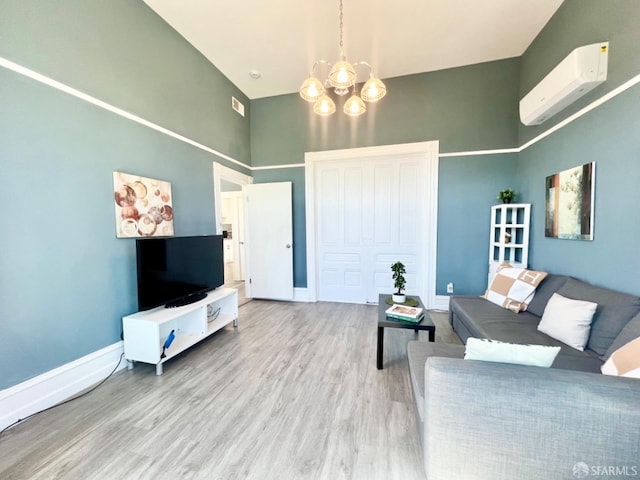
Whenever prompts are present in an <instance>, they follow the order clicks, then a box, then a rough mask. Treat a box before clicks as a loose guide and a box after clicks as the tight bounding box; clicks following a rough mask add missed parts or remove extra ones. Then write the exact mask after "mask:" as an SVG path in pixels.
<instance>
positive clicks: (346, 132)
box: [251, 59, 519, 294]
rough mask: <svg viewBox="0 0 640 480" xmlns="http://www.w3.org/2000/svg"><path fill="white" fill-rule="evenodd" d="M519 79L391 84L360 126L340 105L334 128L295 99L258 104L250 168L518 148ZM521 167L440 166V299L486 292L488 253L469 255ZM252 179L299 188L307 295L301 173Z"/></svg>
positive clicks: (429, 77) (484, 68)
mask: <svg viewBox="0 0 640 480" xmlns="http://www.w3.org/2000/svg"><path fill="white" fill-rule="evenodd" d="M518 72H519V60H518V59H507V60H501V61H497V62H489V63H482V64H478V65H471V66H466V67H461V68H452V69H448V70H442V71H438V72H431V73H423V74H419V75H411V76H407V77H398V78H392V79H388V80H385V83H386V85H387V90H388V94H387V96H386V97H385V98H384V99H383V100H381V101H380V103H378V104H373V105H371V106H370V107H369V110H368V111H367V113H366V114H365V115H363V116H361V117H358V118H357V119H352V118H350V117H347V116H346V115H344V114H343V113H342V112H341V110H340V103H339V102H340V101H344V99H340V100H338V102H337V105H338V109H339V111H338V113H336V114H334V115H332V116H331V117H328V118H320V117H318V116H317V115H315V114H314V113H313V112H312V110H311V105H310V104H308V103H306V102H304V101H303V100H302V99H301V98H300V97H299V96H298V95H297V94H290V95H281V96H277V97H269V98H264V99H260V100H254V101H252V102H251V111H252V114H251V115H252V116H251V161H252V165H253V166H256V167H258V166H272V165H286V164H301V163H303V162H304V154H305V152H308V151H321V150H334V149H342V148H353V147H367V146H372V145H386V144H400V143H409V142H423V141H429V140H439V141H440V151H441V152H459V151H474V150H489V149H503V148H510V147H516V146H517V136H518V126H517V102H518ZM516 162H517V156H516V155H483V156H474V157H459V158H453V157H452V158H443V159H441V161H440V173H439V179H438V188H439V195H440V200H441V201H440V202H439V207H438V219H439V221H438V265H437V293H438V294H445V292H446V283H447V282H449V281H452V282H454V283H455V285H456V293H460V294H465V293H479V292H481V291H482V290H483V288H486V276H487V269H488V267H487V264H488V261H487V256H488V253H487V252H488V250H487V248H486V247H484V246H480V244H479V246H478V248H475V249H473V251H469V248H470V247H469V246H468V244H467V243H466V242H468V239H469V237H471V238H482V239H483V242H484V241H486V239H487V238H489V237H488V236H489V226H488V219H489V216H490V215H489V206H490V205H492V204H493V203H495V200H496V199H495V196H496V194H497V192H498V191H500V190H502V189H504V188H508V187H510V186H512V185H513V183H514V181H515V179H514V175H515V168H516ZM253 176H254V181H255V182H256V183H258V182H267V181H292V182H293V185H294V237H295V250H294V252H295V261H294V281H295V286H296V287H306V285H307V275H306V249H305V247H306V232H305V223H304V168H302V167H301V168H297V169H293V168H288V169H273V170H258V171H254V173H253ZM470 225H472V226H473V228H470ZM476 227H478V228H479V231H478V230H476ZM481 245H484V243H482V244H481ZM458 248H461V250H457V249H458ZM462 252H464V253H462ZM476 254H477V255H476ZM478 255H479V256H478ZM461 265H463V266H464V268H462V269H460V268H458V267H459V266H461Z"/></svg>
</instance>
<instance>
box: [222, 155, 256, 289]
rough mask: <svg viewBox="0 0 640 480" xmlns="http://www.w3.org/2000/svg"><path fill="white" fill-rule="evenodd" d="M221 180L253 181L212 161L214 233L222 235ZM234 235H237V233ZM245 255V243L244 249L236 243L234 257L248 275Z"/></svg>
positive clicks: (244, 183) (249, 182)
mask: <svg viewBox="0 0 640 480" xmlns="http://www.w3.org/2000/svg"><path fill="white" fill-rule="evenodd" d="M222 180H226V181H227V182H232V183H235V184H237V185H249V184H251V183H253V177H250V176H249V175H245V174H244V173H240V172H238V171H236V170H233V169H231V168H229V167H225V166H224V165H222V164H221V163H218V162H213V202H214V209H215V216H216V218H215V223H216V235H222ZM244 228H245V232H244V234H245V235H246V234H247V232H246V225H244ZM235 236H236V237H237V233H236V235H235ZM234 242H235V240H234ZM234 246H235V243H234ZM241 251H244V258H242V259H240V258H239V257H240V255H241V253H240V252H241ZM233 253H234V255H236V252H235V248H234V252H233ZM246 256H247V249H246V245H245V248H244V249H241V248H240V247H239V245H238V252H237V257H235V258H236V259H237V260H239V261H240V262H242V264H243V265H244V266H245V274H246V275H249V274H250V272H249V271H247V268H246V265H247V262H246V259H247V257H246ZM237 260H236V263H238V261H237ZM245 278H246V277H245Z"/></svg>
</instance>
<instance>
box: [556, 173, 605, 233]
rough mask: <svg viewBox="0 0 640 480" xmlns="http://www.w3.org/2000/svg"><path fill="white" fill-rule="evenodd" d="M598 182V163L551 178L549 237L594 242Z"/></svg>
mask: <svg viewBox="0 0 640 480" xmlns="http://www.w3.org/2000/svg"><path fill="white" fill-rule="evenodd" d="M595 179H596V163H595V162H591V163H585V164H584V165H580V166H578V167H574V168H570V169H568V170H564V171H562V172H559V173H556V174H555V175H550V176H548V177H547V180H546V198H545V203H546V208H545V223H544V234H545V236H546V237H551V238H563V239H568V240H593V217H594V211H593V208H594V193H595Z"/></svg>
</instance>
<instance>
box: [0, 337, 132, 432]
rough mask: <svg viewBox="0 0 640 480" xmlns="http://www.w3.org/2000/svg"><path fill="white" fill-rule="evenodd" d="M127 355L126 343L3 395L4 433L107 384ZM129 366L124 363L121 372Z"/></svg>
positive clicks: (0, 426) (1, 422)
mask: <svg viewBox="0 0 640 480" xmlns="http://www.w3.org/2000/svg"><path fill="white" fill-rule="evenodd" d="M123 352H124V346H123V342H117V343H114V344H112V345H109V346H108V347H105V348H102V349H100V350H98V351H96V352H93V353H90V354H89V355H86V356H84V357H82V358H79V359H77V360H74V361H73V362H70V363H67V364H65V365H62V366H61V367H58V368H54V369H53V370H49V371H48V372H46V373H43V374H42V375H38V376H37V377H34V378H31V379H29V380H27V381H25V382H22V383H19V384H18V385H14V386H13V387H10V388H7V389H6V390H2V391H0V412H2V413H0V430H2V429H3V428H6V427H7V426H9V425H11V424H13V423H14V422H17V421H18V420H20V419H22V418H26V417H28V416H29V415H33V414H34V413H37V412H39V411H41V410H44V409H46V408H49V407H52V406H54V405H56V404H58V403H60V402H61V401H63V400H66V399H68V398H70V397H72V396H73V395H76V394H78V393H79V392H81V391H82V390H84V389H86V388H88V387H90V386H92V385H95V384H96V383H98V382H99V381H101V380H103V379H104V378H106V377H107V375H109V373H111V371H112V370H113V369H114V368H115V366H116V364H117V363H118V361H119V360H120V356H121V355H122V353H123ZM125 366H126V362H125V361H124V359H123V360H122V362H120V365H118V370H121V369H123V368H125Z"/></svg>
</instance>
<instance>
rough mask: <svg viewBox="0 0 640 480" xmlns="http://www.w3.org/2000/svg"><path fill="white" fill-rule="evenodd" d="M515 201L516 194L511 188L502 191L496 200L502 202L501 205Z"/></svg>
mask: <svg viewBox="0 0 640 480" xmlns="http://www.w3.org/2000/svg"><path fill="white" fill-rule="evenodd" d="M515 199H516V192H515V190H513V189H512V188H507V189H506V190H502V191H501V192H500V193H499V194H498V200H502V203H511V202H512V201H514V200H515Z"/></svg>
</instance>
